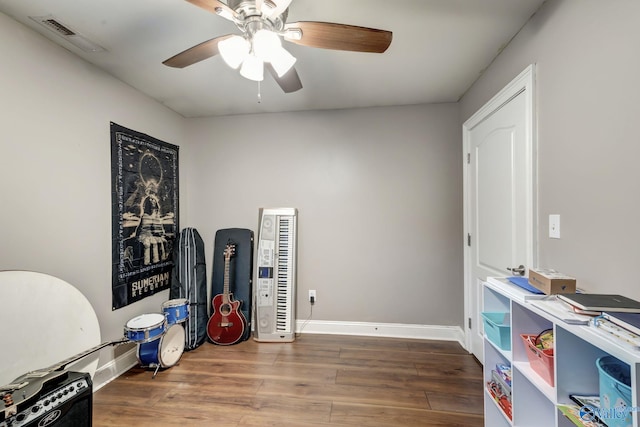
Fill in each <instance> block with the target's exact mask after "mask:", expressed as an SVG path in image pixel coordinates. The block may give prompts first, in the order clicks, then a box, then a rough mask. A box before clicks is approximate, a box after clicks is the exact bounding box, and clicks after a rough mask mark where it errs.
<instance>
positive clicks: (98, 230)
mask: <svg viewBox="0 0 640 427" xmlns="http://www.w3.org/2000/svg"><path fill="white" fill-rule="evenodd" d="M0 57H2V58H5V60H3V61H2V72H1V77H0V103H1V105H2V114H0V129H1V133H2V136H1V137H0V205H1V206H2V208H1V209H0V270H33V271H38V272H42V273H47V274H50V275H53V276H56V277H59V278H61V279H63V280H65V281H67V282H69V283H70V284H72V285H74V286H75V287H76V288H78V289H79V290H80V291H81V292H82V293H83V294H84V296H85V297H86V298H87V299H88V300H89V302H90V303H91V305H92V306H93V308H94V310H95V312H96V314H97V316H98V320H99V323H100V329H101V338H102V340H103V341H107V340H115V339H118V338H121V337H122V330H123V326H124V325H125V323H126V322H127V321H128V320H129V319H131V318H133V317H135V316H137V315H139V314H142V313H151V312H158V311H159V310H160V305H161V304H162V302H163V301H164V300H166V299H167V298H166V296H167V295H166V294H167V292H163V293H161V294H158V295H154V296H153V297H150V298H147V299H145V300H143V301H140V302H138V303H136V304H132V305H130V306H128V307H126V308H122V309H120V310H116V311H112V310H111V166H110V158H111V154H110V153H111V151H110V142H109V141H110V129H109V122H110V121H114V122H116V123H118V124H120V125H123V126H126V127H129V128H132V129H135V130H137V131H140V132H143V133H147V134H149V135H153V136H154V137H156V138H158V139H161V140H165V141H168V142H172V143H174V144H178V145H180V146H181V154H182V152H183V151H188V143H187V141H186V140H185V139H184V138H183V133H184V131H183V126H184V121H183V119H182V117H181V116H179V115H177V114H176V113H174V112H172V111H170V110H168V109H167V108H165V107H164V106H162V105H160V104H159V103H157V102H155V101H153V100H151V99H149V98H147V97H145V96H143V95H142V94H140V93H139V92H137V91H135V90H133V89H132V88H131V87H129V86H127V85H124V84H122V83H121V82H119V81H117V80H115V79H113V78H112V77H110V76H108V75H106V74H105V73H103V72H101V71H99V70H98V69H96V68H95V67H93V66H91V65H89V64H87V63H86V62H84V61H82V60H80V59H78V58H77V57H76V56H75V55H73V54H71V53H70V52H68V51H66V50H64V49H62V48H61V47H59V46H57V45H55V44H53V43H51V42H50V41H48V40H46V39H45V38H43V37H42V36H40V35H38V34H36V33H34V32H33V31H31V30H29V29H27V28H26V27H24V26H22V25H21V24H18V23H16V22H15V21H13V20H12V19H10V18H8V17H7V16H5V15H3V14H0ZM181 167H182V169H183V170H186V169H188V168H187V167H186V165H185V163H184V162H183V159H181ZM180 184H181V191H182V192H183V193H186V191H187V190H186V189H187V187H188V174H185V175H183V176H181V183H180ZM182 214H183V215H184V216H185V218H188V214H189V213H188V209H187V207H186V205H184V206H183V207H182ZM1 304H11V302H10V301H0V305H1ZM60 309H61V310H65V309H67V310H71V309H73V307H60ZM21 310H22V312H23V313H24V315H30V316H37V307H21ZM11 312H15V307H14V308H13V309H12V310H11ZM3 314H4V315H5V316H4V317H3ZM6 314H7V312H6V311H4V310H0V322H1V323H2V324H3V325H5V326H6V327H19V325H20V324H21V323H20V319H14V318H6V317H8V316H7V315H6ZM41 320H42V325H43V328H44V327H46V322H47V319H41ZM0 337H2V335H1V333H0ZM25 339H29V337H28V336H26V337H25ZM5 344H6V343H3V344H2V345H3V346H4V345H5ZM61 345H64V343H63V342H61ZM127 347H128V346H121V347H117V350H116V349H114V348H113V347H108V348H107V349H105V350H103V351H102V353H101V361H100V363H101V364H102V363H105V362H107V361H109V359H110V358H111V353H112V352H113V351H124V350H126V349H128V348H127ZM3 348H4V347H3ZM43 350H44V349H43Z"/></svg>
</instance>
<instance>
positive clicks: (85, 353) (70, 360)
mask: <svg viewBox="0 0 640 427" xmlns="http://www.w3.org/2000/svg"><path fill="white" fill-rule="evenodd" d="M128 341H129V340H127V339H121V340H118V341H106V342H103V343H102V344H99V345H97V346H95V347H93V348H90V349H89V350H86V351H83V352H82V353H78V354H76V355H75V356H71V357H69V358H68V359H65V360H63V361H62V362H58V363H56V364H55V365H51V366H49V367H48V368H45V369H39V370H36V371H32V372H30V373H29V374H30V375H38V374H39V373H41V374H42V375H46V374H47V373H49V372H53V371H59V370H61V369H64V368H65V366H67V365H68V364H70V363H73V362H75V361H77V360H80V359H82V358H83V357H86V356H88V355H90V354H91V353H95V352H96V351H98V350H101V349H103V348H105V347H107V346H109V345H117V344H124V343H125V342H128Z"/></svg>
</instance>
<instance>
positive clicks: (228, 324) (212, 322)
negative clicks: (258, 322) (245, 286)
mask: <svg viewBox="0 0 640 427" xmlns="http://www.w3.org/2000/svg"><path fill="white" fill-rule="evenodd" d="M235 253H236V245H233V244H227V246H226V247H225V249H224V289H223V291H222V293H221V294H218V295H216V296H215V297H214V298H213V301H212V302H211V304H212V305H213V314H212V315H211V318H210V319H209V322H208V323H207V335H208V336H209V339H210V340H211V341H213V342H214V343H215V344H219V345H229V344H235V343H237V342H238V340H240V338H242V335H243V334H244V329H245V328H246V326H247V320H246V319H245V318H244V315H243V314H242V312H241V311H240V304H242V301H234V299H233V294H231V293H230V292H229V264H230V261H231V257H232V256H233V255H234V254H235Z"/></svg>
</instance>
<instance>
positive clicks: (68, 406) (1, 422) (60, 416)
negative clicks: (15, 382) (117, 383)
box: [0, 372, 93, 427]
mask: <svg viewBox="0 0 640 427" xmlns="http://www.w3.org/2000/svg"><path fill="white" fill-rule="evenodd" d="M18 393H19V392H18ZM1 403H2V402H1V401H0V404H1ZM92 417H93V383H92V382H91V376H90V375H89V374H87V373H85V372H66V373H65V375H61V376H60V377H58V378H57V379H56V381H55V383H51V384H47V386H46V388H43V389H42V391H41V392H40V395H39V396H37V397H35V398H34V399H33V402H30V403H29V404H28V406H27V407H24V408H20V411H19V412H18V413H17V414H15V415H13V416H11V417H9V418H6V419H5V415H4V412H2V408H0V427H22V426H27V427H49V426H53V427H91V421H92Z"/></svg>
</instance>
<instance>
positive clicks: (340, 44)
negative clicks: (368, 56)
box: [284, 21, 393, 53]
mask: <svg viewBox="0 0 640 427" xmlns="http://www.w3.org/2000/svg"><path fill="white" fill-rule="evenodd" d="M284 33H285V34H284V38H285V40H287V41H290V42H292V43H296V44H299V45H302V46H310V47H319V48H322V49H335V50H349V51H354V52H371V53H382V52H384V51H385V50H387V48H388V47H389V45H390V44H391V39H392V38H393V33H392V32H391V31H385V30H377V29H375V28H366V27H357V26H355V25H346V24H336V23H333V22H312V21H301V22H291V23H289V24H286V25H285V27H284Z"/></svg>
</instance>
